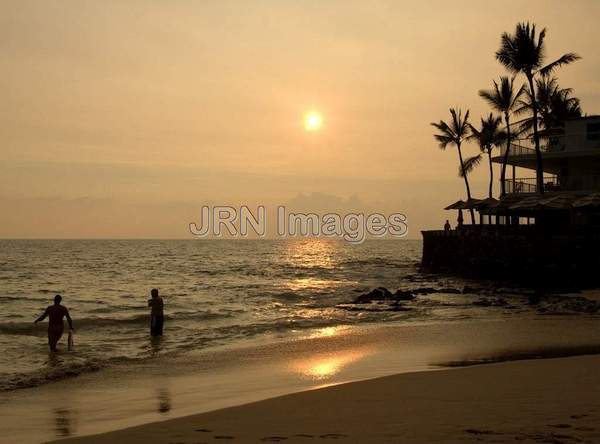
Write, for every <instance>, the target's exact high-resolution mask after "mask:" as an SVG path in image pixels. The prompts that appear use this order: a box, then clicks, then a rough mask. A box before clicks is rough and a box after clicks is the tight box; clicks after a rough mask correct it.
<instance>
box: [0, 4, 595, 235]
mask: <svg viewBox="0 0 600 444" xmlns="http://www.w3.org/2000/svg"><path fill="white" fill-rule="evenodd" d="M598 17H600V2H596V1H594V0H590V1H583V0H581V1H574V2H568V4H567V2H559V1H555V2H554V1H539V2H538V1H528V2H523V1H502V2H482V1H468V2H467V1H465V2H461V1H454V2H446V1H436V2H433V1H422V2H410V3H409V2H401V1H399V0H398V1H396V0H390V1H373V2H365V1H355V2H353V1H347V0H340V1H322V0H314V1H312V0H311V1H308V0H306V1H296V2H283V1H277V0H272V1H248V0H243V1H242V0H240V1H204V2H196V1H173V0H171V1H169V2H159V1H128V2H119V1H95V2H91V1H81V0H77V1H61V2H46V1H35V2H33V1H23V0H18V1H9V0H7V1H4V2H3V7H2V14H1V15H0V48H1V51H2V57H1V58H0V84H1V86H2V91H3V94H2V106H0V134H1V135H2V141H1V144H0V153H1V159H2V162H1V163H0V208H1V211H2V218H1V219H0V237H9V238H12V237H17V238H23V237H44V238H46V237H70V238H79V237H109V238H117V237H118V238H128V237H142V238H148V237H161V238H173V237H177V238H181V237H188V236H189V234H188V232H187V224H188V222H190V221H191V220H193V219H194V218H195V217H196V214H197V213H199V211H200V206H201V205H203V204H208V205H210V204H234V205H235V204H248V205H256V204H258V203H261V204H264V205H267V206H275V205H278V204H286V203H288V202H290V201H294V200H297V199H298V196H299V195H304V196H309V201H310V196H311V195H313V194H314V193H317V194H314V196H317V197H315V198H314V200H315V207H316V208H315V211H317V210H320V209H321V208H326V207H328V202H329V203H330V204H331V205H330V206H335V207H336V208H335V209H339V207H340V206H342V207H343V206H344V205H346V204H348V206H352V208H353V209H355V208H356V206H357V205H358V206H362V207H364V208H365V210H370V211H380V212H394V211H403V212H405V213H406V214H407V216H408V221H409V233H410V237H419V230H421V229H425V228H432V227H436V228H439V227H441V225H442V224H443V222H444V220H445V218H446V217H454V216H455V215H454V214H451V213H449V214H446V213H445V212H444V211H443V210H441V208H442V207H443V206H445V205H446V204H448V203H450V202H453V201H455V200H456V199H458V198H460V197H463V194H464V192H463V184H462V182H461V181H460V180H459V179H458V177H457V174H456V172H457V159H456V153H455V152H454V150H449V151H446V152H442V151H440V150H439V149H438V148H437V146H436V143H435V142H434V140H433V138H432V133H433V131H432V130H433V129H432V128H431V127H430V126H429V123H430V122H432V121H436V120H439V119H440V118H444V119H445V118H446V117H447V110H448V107H449V106H463V107H469V108H470V109H471V112H472V114H473V116H474V117H475V118H476V119H477V120H478V119H479V116H480V115H482V114H483V113H486V112H488V109H487V107H486V105H485V104H484V103H483V102H482V101H481V100H480V99H479V97H478V96H477V90H478V89H480V88H486V87H488V86H489V85H490V83H491V80H492V79H493V78H496V77H497V76H498V75H500V74H504V71H503V69H502V68H501V67H500V65H499V64H498V63H497V62H496V61H495V59H494V51H495V50H496V49H497V47H498V43H499V39H500V34H501V33H502V32H503V31H512V30H513V29H514V25H515V24H516V22H517V21H520V20H532V21H535V22H536V23H538V24H539V25H540V26H546V27H547V28H548V36H547V46H548V57H549V58H552V57H553V56H558V55H561V54H562V53H564V52H566V51H575V52H578V53H579V54H581V55H582V56H583V60H581V61H578V62H577V63H575V64H574V65H572V66H568V67H564V68H562V69H561V70H560V71H558V76H559V79H560V83H561V85H562V86H569V87H573V88H575V94H576V95H577V96H578V97H580V98H581V100H582V107H583V110H584V112H587V113H588V114H596V113H599V112H600V77H599V76H598V73H599V72H600V54H599V53H598V50H597V43H598V41H599V40H600V31H598V28H597V20H598ZM311 109H315V110H318V111H319V112H320V113H321V114H322V115H323V119H324V122H323V127H322V129H321V130H320V131H316V132H307V131H305V129H304V123H303V115H304V113H305V112H306V111H309V110H311ZM466 151H467V154H474V153H475V152H476V151H477V148H476V147H475V146H474V145H472V146H469V147H467V149H466ZM486 174H487V171H486V168H484V167H480V169H479V171H478V172H477V173H475V174H474V175H473V178H472V181H473V188H474V189H475V192H474V194H475V195H476V196H483V195H484V194H485V192H486V180H487V176H486ZM525 175H528V177H529V176H533V174H531V173H525ZM301 199H304V200H306V198H305V197H302V198H301ZM357 202H358V204H357Z"/></svg>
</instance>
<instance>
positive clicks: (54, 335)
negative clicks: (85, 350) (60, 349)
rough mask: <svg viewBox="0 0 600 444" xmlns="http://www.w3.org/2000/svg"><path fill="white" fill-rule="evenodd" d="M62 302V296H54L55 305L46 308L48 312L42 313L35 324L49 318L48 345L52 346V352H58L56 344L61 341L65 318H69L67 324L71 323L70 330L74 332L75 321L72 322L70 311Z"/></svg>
mask: <svg viewBox="0 0 600 444" xmlns="http://www.w3.org/2000/svg"><path fill="white" fill-rule="evenodd" d="M61 301H62V297H61V295H59V294H57V295H56V296H54V305H51V306H50V307H48V308H46V311H44V313H42V315H41V316H40V317H39V318H37V319H36V320H35V323H36V324H37V323H38V322H41V321H43V320H44V319H46V316H48V318H49V319H48V345H49V346H50V350H51V351H53V352H55V351H56V344H57V343H58V341H59V340H60V338H61V336H62V334H63V331H64V328H65V326H64V324H63V318H65V317H66V318H67V322H68V323H69V328H70V329H71V330H74V328H73V321H72V320H71V316H69V310H67V307H65V306H63V305H60V302H61Z"/></svg>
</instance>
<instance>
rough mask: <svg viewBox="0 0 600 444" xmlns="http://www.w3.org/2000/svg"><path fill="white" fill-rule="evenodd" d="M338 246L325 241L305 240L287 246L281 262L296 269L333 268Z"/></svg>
mask: <svg viewBox="0 0 600 444" xmlns="http://www.w3.org/2000/svg"><path fill="white" fill-rule="evenodd" d="M338 253H339V245H337V243H336V242H334V241H331V240H325V239H314V238H313V239H306V240H303V241H301V242H289V243H288V244H287V247H286V250H285V253H284V257H283V260H284V261H285V262H287V264H288V265H292V266H294V267H297V268H327V269H331V268H335V267H336V266H337V257H338V256H339V254H338Z"/></svg>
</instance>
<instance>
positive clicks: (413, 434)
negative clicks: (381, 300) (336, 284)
mask: <svg viewBox="0 0 600 444" xmlns="http://www.w3.org/2000/svg"><path fill="white" fill-rule="evenodd" d="M599 365H600V357H599V356H580V357H570V358H556V359H543V360H526V361H517V362H507V363H497V364H488V365H481V366H473V367H468V368H457V369H450V370H444V371H437V372H418V373H409V374H402V375H394V376H389V377H384V378H378V379H372V380H367V381H360V382H353V383H348V384H342V385H337V386H332V387H326V388H322V389H318V390H311V391H305V392H301V393H296V394H292V395H286V396H282V397H277V398H273V399H269V400H265V401H260V402H256V403H251V404H246V405H242V406H239V407H233V408H227V409H222V410H217V411H213V412H209V413H204V414H199V415H192V416H187V417H183V418H178V419H174V420H169V421H163V422H156V423H152V424H148V425H143V426H139V427H133V428H128V429H124V430H120V431H116V432H111V433H106V434H102V435H95V436H90V437H82V438H74V439H68V440H63V441H60V442H63V443H114V442H127V443H147V442H161V443H162V442H164V443H176V442H177V443H201V442H223V441H232V442H278V441H285V442H299V443H300V442H302V443H309V442H315V441H317V442H321V441H323V442H330V441H332V440H336V441H340V442H349V443H350V442H351V443H367V442H369V443H371V442H381V443H388V442H469V441H478V442H479V441H483V442H506V441H519V442H552V443H560V442H597V441H598V440H600V428H599V427H598V419H599V416H600V374H599V373H598V372H597V368H598V366H599Z"/></svg>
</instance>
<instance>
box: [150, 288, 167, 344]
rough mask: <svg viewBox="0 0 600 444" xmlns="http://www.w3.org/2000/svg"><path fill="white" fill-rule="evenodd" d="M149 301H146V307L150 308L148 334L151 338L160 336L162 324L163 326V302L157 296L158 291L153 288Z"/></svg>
mask: <svg viewBox="0 0 600 444" xmlns="http://www.w3.org/2000/svg"><path fill="white" fill-rule="evenodd" d="M150 295H151V296H152V298H151V299H148V307H150V334H151V335H152V336H162V334H163V324H164V320H165V317H164V313H163V305H164V304H163V300H162V298H161V297H160V296H159V295H158V290H157V289H156V288H153V289H152V291H150Z"/></svg>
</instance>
